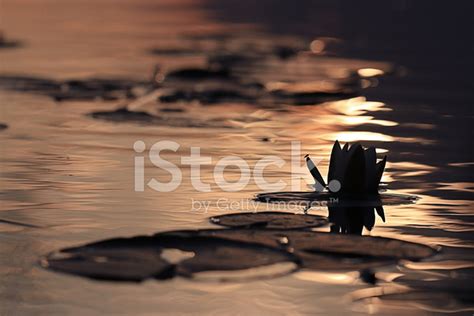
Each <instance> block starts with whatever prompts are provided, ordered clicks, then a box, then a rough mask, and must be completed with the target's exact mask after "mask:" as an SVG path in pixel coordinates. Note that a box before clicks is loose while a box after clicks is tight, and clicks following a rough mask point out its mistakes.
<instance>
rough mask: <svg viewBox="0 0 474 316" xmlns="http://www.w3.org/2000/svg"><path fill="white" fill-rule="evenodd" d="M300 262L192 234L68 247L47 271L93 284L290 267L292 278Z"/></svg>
mask: <svg viewBox="0 0 474 316" xmlns="http://www.w3.org/2000/svg"><path fill="white" fill-rule="evenodd" d="M170 251H171V253H174V254H176V253H178V254H181V256H178V257H180V258H176V255H175V256H174V257H175V258H170V255H169V253H170ZM297 262H298V259H297V258H296V257H295V256H294V255H293V254H291V253H288V252H286V251H284V250H281V249H277V248H273V247H269V246H266V245H263V244H256V243H253V242H243V241H238V240H230V239H223V238H219V237H214V236H204V235H203V236H201V235H199V234H198V233H197V232H194V231H188V232H168V233H161V234H157V235H155V236H138V237H133V238H117V239H110V240H105V241H100V242H96V243H91V244H87V245H85V246H80V247H76V248H67V249H63V250H60V251H59V252H55V253H52V254H50V255H48V256H47V257H46V258H45V259H44V260H43V266H44V267H46V268H49V269H52V270H55V271H60V272H64V273H70V274H75V275H80V276H85V277H89V278H94V279H104V280H117V281H142V280H145V279H148V278H157V279H163V278H170V277H173V276H176V275H180V276H186V277H189V276H193V275H194V274H195V273H199V272H206V271H237V270H245V269H251V268H257V267H266V266H271V265H274V264H279V263H292V265H290V266H289V267H291V269H288V270H287V271H286V272H287V273H288V272H291V271H292V270H294V269H295V268H296V267H297ZM280 272H281V271H280Z"/></svg>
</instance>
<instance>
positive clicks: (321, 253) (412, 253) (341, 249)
mask: <svg viewBox="0 0 474 316" xmlns="http://www.w3.org/2000/svg"><path fill="white" fill-rule="evenodd" d="M200 234H201V235H205V236H215V237H220V238H228V239H231V240H238V241H243V242H250V241H251V242H255V243H261V244H263V245H267V246H271V247H278V248H280V249H286V250H287V251H290V252H292V253H293V254H294V255H295V256H297V257H298V258H299V259H300V260H301V265H302V267H304V268H308V269H314V270H360V269H364V268H370V267H376V266H380V265H386V264H393V263H396V262H397V261H398V260H401V259H408V260H421V259H423V258H427V257H429V256H431V255H433V254H434V253H435V250H434V249H432V248H431V247H428V246H425V245H421V244H416V243H411V242H406V241H402V240H397V239H390V238H383V237H370V236H355V235H342V234H330V233H321V232H314V231H307V230H265V229H222V230H202V231H200Z"/></svg>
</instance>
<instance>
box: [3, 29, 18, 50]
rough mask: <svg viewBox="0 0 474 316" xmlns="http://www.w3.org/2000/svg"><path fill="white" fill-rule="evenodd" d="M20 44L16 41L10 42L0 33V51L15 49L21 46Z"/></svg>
mask: <svg viewBox="0 0 474 316" xmlns="http://www.w3.org/2000/svg"><path fill="white" fill-rule="evenodd" d="M21 45H22V43H21V42H20V41H16V40H10V39H8V38H6V37H5V35H4V33H3V32H2V31H0V49H2V48H15V47H19V46H21Z"/></svg>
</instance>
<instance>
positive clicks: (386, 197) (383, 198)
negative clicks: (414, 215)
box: [255, 191, 418, 207]
mask: <svg viewBox="0 0 474 316" xmlns="http://www.w3.org/2000/svg"><path fill="white" fill-rule="evenodd" d="M255 199H256V200H257V201H260V202H268V203H273V202H275V203H276V202H303V203H307V204H308V205H311V203H315V205H319V203H323V204H326V205H327V206H333V207H351V206H353V207H363V206H373V207H377V206H382V205H401V204H412V203H414V202H416V201H417V200H418V197H416V196H413V195H408V194H396V193H380V194H378V195H365V196H351V195H347V196H338V195H334V194H333V193H331V192H314V191H311V192H304V191H302V192H298V191H294V192H291V191H290V192H270V193H260V194H257V195H256V196H255Z"/></svg>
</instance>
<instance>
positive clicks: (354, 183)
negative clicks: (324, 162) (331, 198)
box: [305, 141, 387, 196]
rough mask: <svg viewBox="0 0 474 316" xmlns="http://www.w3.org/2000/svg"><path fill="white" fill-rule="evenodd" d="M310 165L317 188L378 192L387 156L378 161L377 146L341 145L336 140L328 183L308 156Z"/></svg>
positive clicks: (342, 192) (343, 192)
mask: <svg viewBox="0 0 474 316" xmlns="http://www.w3.org/2000/svg"><path fill="white" fill-rule="evenodd" d="M305 159H306V164H307V166H308V169H309V170H310V172H311V174H312V175H313V178H314V179H315V180H316V185H315V187H316V190H317V191H322V189H324V188H327V189H329V191H331V192H332V193H335V194H340V195H357V196H365V195H377V194H378V189H379V185H380V180H381V179H382V174H383V171H384V169H385V164H386V161H387V156H385V157H384V158H383V159H382V160H381V161H379V162H377V156H376V153H375V147H369V148H366V149H364V148H363V147H362V145H361V144H359V143H354V144H352V145H351V146H349V144H348V143H346V144H345V145H344V147H343V148H341V145H340V144H339V142H338V141H336V142H335V143H334V146H333V148H332V152H331V160H330V163H329V172H328V177H327V183H328V184H327V185H326V182H325V181H324V179H323V177H322V176H321V173H320V172H319V170H318V168H317V167H316V165H315V164H314V163H313V161H312V160H311V158H309V156H308V155H306V156H305Z"/></svg>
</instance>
